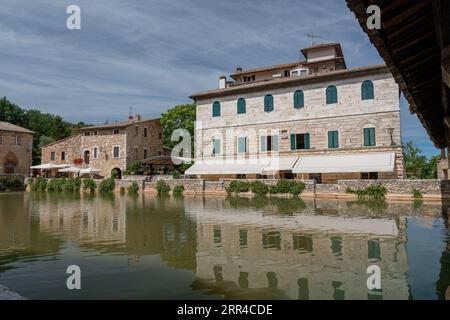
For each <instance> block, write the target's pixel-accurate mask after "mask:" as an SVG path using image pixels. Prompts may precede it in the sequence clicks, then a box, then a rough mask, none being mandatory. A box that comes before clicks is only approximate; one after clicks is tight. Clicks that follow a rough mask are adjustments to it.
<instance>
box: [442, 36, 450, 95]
mask: <svg viewBox="0 0 450 320" xmlns="http://www.w3.org/2000/svg"><path fill="white" fill-rule="evenodd" d="M441 56H442V81H443V82H444V83H445V85H446V86H447V87H448V88H450V45H449V46H447V47H446V48H444V49H442V54H441Z"/></svg>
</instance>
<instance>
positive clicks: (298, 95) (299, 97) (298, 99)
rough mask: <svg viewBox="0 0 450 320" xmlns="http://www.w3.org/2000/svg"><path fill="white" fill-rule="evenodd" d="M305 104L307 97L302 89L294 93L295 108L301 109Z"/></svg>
mask: <svg viewBox="0 0 450 320" xmlns="http://www.w3.org/2000/svg"><path fill="white" fill-rule="evenodd" d="M304 106H305V97H304V95H303V91H302V90H297V91H295V93H294V108H295V109H301V108H303V107H304Z"/></svg>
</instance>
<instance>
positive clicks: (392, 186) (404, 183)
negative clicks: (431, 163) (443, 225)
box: [338, 180, 450, 195]
mask: <svg viewBox="0 0 450 320" xmlns="http://www.w3.org/2000/svg"><path fill="white" fill-rule="evenodd" d="M370 185H383V186H384V187H386V189H387V190H388V193H389V194H400V195H412V190H413V189H417V190H420V192H422V193H423V194H424V195H438V194H441V193H444V194H448V195H450V192H449V191H450V189H449V187H450V183H449V182H448V181H440V180H339V181H338V186H339V187H338V189H339V193H345V191H346V189H347V188H348V187H350V188H353V189H363V188H366V187H368V186H370Z"/></svg>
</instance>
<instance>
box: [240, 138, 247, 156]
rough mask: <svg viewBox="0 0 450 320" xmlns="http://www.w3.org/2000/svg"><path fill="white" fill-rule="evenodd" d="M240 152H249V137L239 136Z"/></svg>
mask: <svg viewBox="0 0 450 320" xmlns="http://www.w3.org/2000/svg"><path fill="white" fill-rule="evenodd" d="M238 152H239V153H246V152H247V138H245V137H240V138H238Z"/></svg>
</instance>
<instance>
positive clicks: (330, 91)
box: [326, 86, 337, 104]
mask: <svg viewBox="0 0 450 320" xmlns="http://www.w3.org/2000/svg"><path fill="white" fill-rule="evenodd" d="M326 96H327V104H334V103H337V89H336V87H335V86H329V87H328V88H327V92H326Z"/></svg>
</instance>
